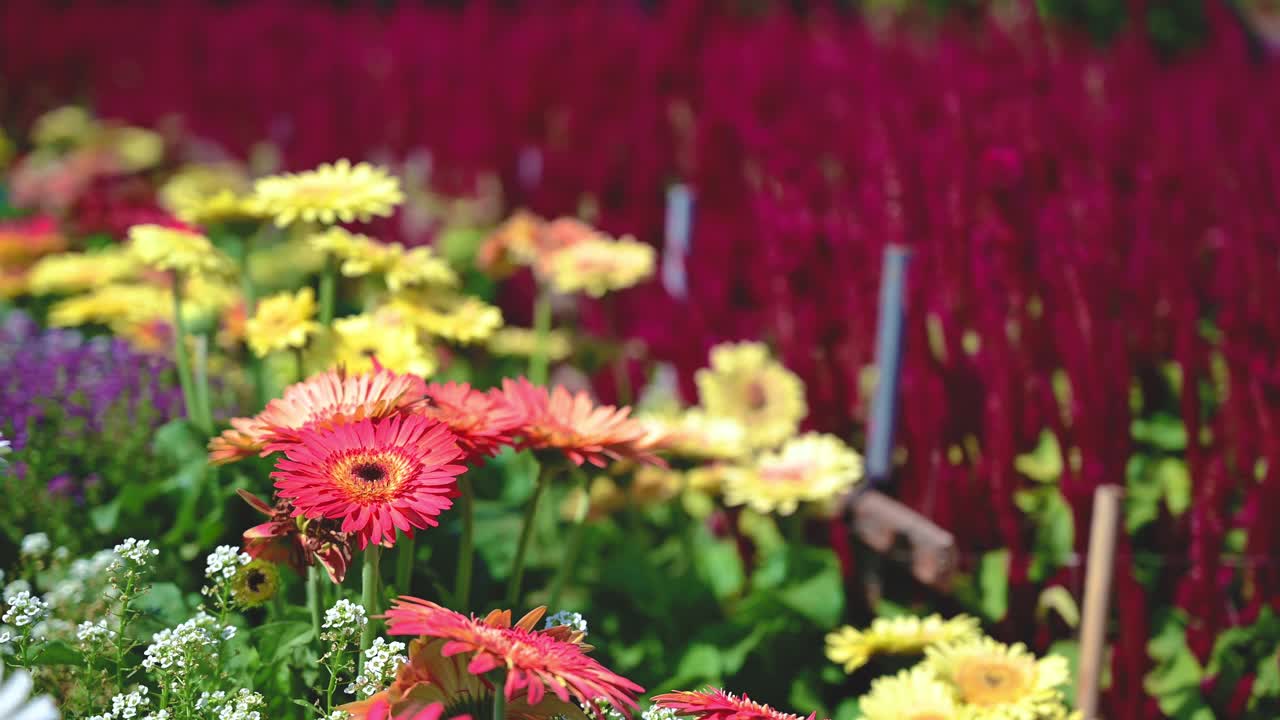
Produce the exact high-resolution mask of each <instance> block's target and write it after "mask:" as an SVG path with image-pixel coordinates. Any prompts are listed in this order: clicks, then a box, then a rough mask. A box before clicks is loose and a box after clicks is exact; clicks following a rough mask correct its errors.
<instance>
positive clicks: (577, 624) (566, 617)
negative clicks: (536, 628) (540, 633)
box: [546, 610, 587, 635]
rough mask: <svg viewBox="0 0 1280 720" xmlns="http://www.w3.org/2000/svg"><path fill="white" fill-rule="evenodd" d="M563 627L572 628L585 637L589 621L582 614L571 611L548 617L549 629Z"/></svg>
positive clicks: (563, 611)
mask: <svg viewBox="0 0 1280 720" xmlns="http://www.w3.org/2000/svg"><path fill="white" fill-rule="evenodd" d="M562 625H563V626H565V627H571V628H573V629H574V630H577V631H578V632H580V633H582V634H584V635H585V634H586V633H587V619H586V618H584V617H582V613H576V612H573V611H571V610H561V611H560V612H558V613H555V614H554V615H548V616H547V621H546V628H547V629H550V628H553V627H559V626H562Z"/></svg>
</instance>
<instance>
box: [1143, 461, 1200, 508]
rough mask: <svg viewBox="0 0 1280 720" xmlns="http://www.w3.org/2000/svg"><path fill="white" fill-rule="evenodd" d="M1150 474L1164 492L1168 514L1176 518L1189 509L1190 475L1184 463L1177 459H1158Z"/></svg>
mask: <svg viewBox="0 0 1280 720" xmlns="http://www.w3.org/2000/svg"><path fill="white" fill-rule="evenodd" d="M1152 474H1154V475H1155V478H1156V480H1157V482H1158V484H1159V485H1160V487H1161V488H1162V489H1163V490H1164V499H1165V504H1166V505H1168V507H1169V513H1170V514H1172V515H1173V516H1174V517H1178V516H1180V515H1182V513H1184V512H1186V511H1187V508H1189V507H1191V473H1190V471H1188V470H1187V463H1186V462H1184V461H1182V460H1179V459H1177V458H1160V459H1159V460H1158V461H1156V464H1155V467H1154V468H1152Z"/></svg>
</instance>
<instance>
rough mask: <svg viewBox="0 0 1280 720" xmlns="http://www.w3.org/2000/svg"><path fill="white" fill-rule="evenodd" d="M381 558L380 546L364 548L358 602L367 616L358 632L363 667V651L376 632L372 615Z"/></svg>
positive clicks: (370, 642) (366, 648)
mask: <svg viewBox="0 0 1280 720" xmlns="http://www.w3.org/2000/svg"><path fill="white" fill-rule="evenodd" d="M381 560H382V546H381V545H378V544H377V543H370V544H369V547H367V548H365V550H364V568H363V569H362V570H361V575H360V581H361V587H360V604H361V605H363V606H364V611H365V613H367V614H368V616H369V622H367V623H365V625H364V630H362V631H361V632H360V667H364V651H365V650H368V649H369V646H370V645H373V636H374V635H376V634H377V633H376V632H375V625H376V623H375V622H374V620H373V616H374V615H377V614H378V612H379V611H378V594H379V592H380V591H381V589H380V588H379V587H378V581H379V580H380V579H381V578H380V576H379V574H378V566H379V564H380V562H381Z"/></svg>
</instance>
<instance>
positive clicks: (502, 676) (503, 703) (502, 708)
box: [493, 671, 507, 720]
mask: <svg viewBox="0 0 1280 720" xmlns="http://www.w3.org/2000/svg"><path fill="white" fill-rule="evenodd" d="M506 685H507V678H506V673H504V672H502V671H498V673H497V677H496V678H494V683H493V720H505V718H506V716H507V693H506Z"/></svg>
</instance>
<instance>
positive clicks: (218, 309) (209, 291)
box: [182, 275, 243, 318]
mask: <svg viewBox="0 0 1280 720" xmlns="http://www.w3.org/2000/svg"><path fill="white" fill-rule="evenodd" d="M241 300H243V295H242V294H241V292H240V287H239V286H237V285H232V284H231V283H228V282H226V281H225V280H224V279H223V278H222V277H218V276H209V275H193V276H191V277H190V278H189V279H188V280H187V281H186V282H185V283H183V288H182V310H183V313H182V315H183V317H184V318H185V317H193V318H198V317H200V316H202V315H217V314H220V313H222V311H224V310H226V309H227V308H229V307H231V306H232V305H234V304H236V303H238V302H240V301H241Z"/></svg>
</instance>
